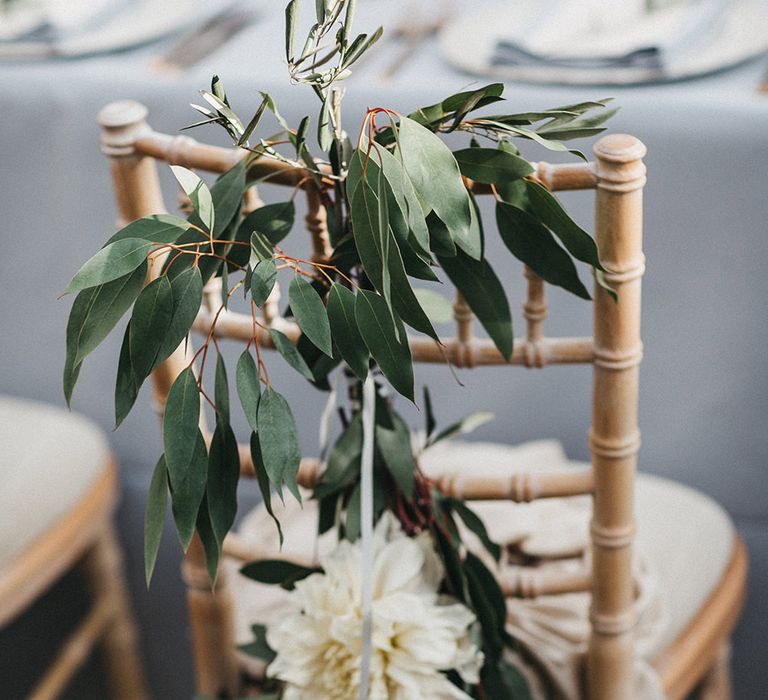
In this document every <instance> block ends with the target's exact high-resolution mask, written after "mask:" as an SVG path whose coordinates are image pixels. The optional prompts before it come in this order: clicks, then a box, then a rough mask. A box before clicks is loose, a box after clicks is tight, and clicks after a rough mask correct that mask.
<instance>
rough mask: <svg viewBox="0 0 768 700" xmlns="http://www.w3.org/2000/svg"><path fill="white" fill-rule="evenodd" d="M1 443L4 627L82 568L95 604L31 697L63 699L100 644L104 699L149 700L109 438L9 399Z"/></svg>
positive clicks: (0, 618) (0, 616)
mask: <svg viewBox="0 0 768 700" xmlns="http://www.w3.org/2000/svg"><path fill="white" fill-rule="evenodd" d="M0 444H2V445H3V457H2V459H0V473H2V475H3V490H2V492H1V493H0V510H1V511H2V513H3V518H4V520H5V525H4V527H3V528H2V529H3V541H2V547H0V628H2V627H5V626H6V625H7V624H9V623H10V622H12V621H13V620H14V619H15V618H17V617H18V616H19V615H21V614H22V613H23V612H24V611H25V610H27V609H28V608H29V607H30V606H31V605H32V604H33V603H34V602H35V601H36V600H38V599H39V597H40V596H41V595H43V594H44V593H45V592H46V591H47V590H48V589H49V588H50V587H51V586H53V585H54V584H55V583H56V582H57V581H59V580H60V579H61V577H62V576H64V575H65V574H66V573H67V572H69V571H71V570H73V569H74V568H79V569H81V571H82V573H83V578H84V583H85V584H87V587H88V588H89V589H90V593H91V599H92V602H91V605H90V607H89V609H88V610H87V612H86V613H85V614H84V615H83V616H82V619H81V620H79V621H78V624H77V626H76V627H75V629H74V630H73V631H72V632H70V633H69V635H68V637H67V639H66V640H65V641H64V643H63V644H62V645H61V646H60V649H59V650H58V652H57V653H56V655H55V656H54V658H53V659H51V661H50V663H49V664H48V665H47V668H46V670H45V672H44V673H43V674H42V676H41V677H40V678H39V679H38V680H37V682H36V683H35V685H34V687H33V688H32V689H31V690H30V691H29V695H26V696H25V697H27V698H29V700H52V698H57V697H61V696H62V695H63V694H64V693H65V692H66V690H67V687H68V686H69V685H70V682H71V681H72V679H73V678H74V677H75V674H76V673H77V671H78V670H79V669H80V668H81V667H82V666H83V664H84V663H85V662H86V661H87V660H88V658H89V657H90V655H91V653H92V652H93V651H94V649H95V648H96V646H97V645H100V646H101V648H102V650H103V653H104V654H103V655H104V661H105V670H106V672H107V675H108V681H109V689H110V694H109V695H108V696H106V695H105V696H104V697H112V698H116V699H117V700H143V699H144V698H147V697H148V694H147V689H146V685H145V682H144V674H143V671H142V666H141V660H140V658H139V654H138V636H137V632H136V625H135V623H134V620H133V616H132V614H131V610H130V604H129V598H128V588H127V585H126V582H125V575H124V571H123V557H122V552H121V551H120V545H119V543H118V540H117V534H116V532H115V528H114V523H113V522H112V518H113V516H114V511H115V508H116V506H117V499H118V479H117V463H116V462H115V459H114V457H113V455H112V453H111V451H110V449H109V446H108V444H107V441H106V439H105V437H104V435H103V434H102V432H101V431H100V430H99V429H98V428H97V427H96V426H95V425H93V424H92V423H90V421H87V420H85V419H83V418H82V417H81V416H77V415H73V414H70V413H68V412H67V411H65V410H62V409H60V408H56V407H53V406H47V405H45V404H41V403H38V402H35V401H28V400H25V399H17V398H11V397H5V396H3V397H0ZM44 633H45V631H41V632H40V636H41V637H42V636H43V634H44ZM3 653H4V654H5V653H8V654H9V655H10V654H11V650H10V649H6V648H3ZM11 658H12V657H11ZM6 680H8V679H6ZM6 692H8V689H7V688H6V689H5V691H4V693H3V694H5V693H6ZM6 697H7V696H6Z"/></svg>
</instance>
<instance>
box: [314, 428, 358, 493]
mask: <svg viewBox="0 0 768 700" xmlns="http://www.w3.org/2000/svg"><path fill="white" fill-rule="evenodd" d="M362 451H363V423H362V417H361V415H360V414H357V415H355V417H354V418H353V419H352V420H351V421H350V423H349V425H348V426H347V427H346V428H345V429H344V431H343V432H342V433H341V435H339V437H338V438H336V442H335V443H334V444H333V447H332V448H331V452H330V454H329V455H328V463H327V465H326V468H325V471H324V472H323V474H322V475H321V477H320V481H319V482H318V484H317V486H315V491H314V494H313V495H314V497H315V498H317V499H322V498H325V497H327V496H329V495H331V494H334V493H338V492H339V491H341V490H342V489H344V488H346V487H347V486H349V484H350V483H351V482H352V481H353V480H354V479H355V478H356V477H357V476H358V475H359V474H360V459H361V455H362Z"/></svg>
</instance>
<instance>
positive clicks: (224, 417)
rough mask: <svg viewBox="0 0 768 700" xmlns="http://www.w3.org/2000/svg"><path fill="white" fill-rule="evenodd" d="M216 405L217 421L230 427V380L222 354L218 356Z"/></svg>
mask: <svg viewBox="0 0 768 700" xmlns="http://www.w3.org/2000/svg"><path fill="white" fill-rule="evenodd" d="M214 403H215V404H216V421H217V422H222V423H226V424H227V425H229V422H230V420H229V418H230V416H229V380H228V379H227V367H226V365H225V364H224V358H223V357H222V356H221V355H220V354H219V355H216V377H215V384H214Z"/></svg>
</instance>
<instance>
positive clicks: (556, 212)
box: [525, 181, 603, 270]
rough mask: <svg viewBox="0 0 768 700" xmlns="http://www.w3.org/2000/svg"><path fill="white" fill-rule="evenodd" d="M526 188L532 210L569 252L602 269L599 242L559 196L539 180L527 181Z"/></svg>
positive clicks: (578, 258)
mask: <svg viewBox="0 0 768 700" xmlns="http://www.w3.org/2000/svg"><path fill="white" fill-rule="evenodd" d="M525 188H526V192H527V194H528V201H529V202H530V208H531V211H532V212H533V213H534V214H535V215H536V216H538V218H539V220H540V221H541V222H542V223H543V224H544V225H545V226H546V227H547V228H548V229H549V230H550V231H552V233H554V234H555V235H556V236H557V237H558V238H559V239H560V241H561V242H562V244H563V245H564V246H565V247H566V249H567V250H568V252H569V253H570V254H571V255H573V257H574V258H576V259H577V260H581V261H582V262H585V263H587V264H588V265H592V267H594V268H596V269H598V270H602V269H603V266H602V265H601V264H600V259H599V257H598V254H597V244H596V243H595V241H594V240H593V239H592V237H591V236H590V235H589V234H588V233H587V232H586V231H584V230H583V229H582V228H581V227H580V226H579V225H578V224H576V222H575V221H573V219H571V217H570V216H568V214H567V213H566V212H565V210H564V209H563V207H562V205H561V204H560V202H558V201H557V198H556V197H555V196H554V195H553V194H552V193H551V192H550V191H549V190H548V189H546V188H545V187H542V186H541V185H540V184H539V183H538V182H532V181H527V182H526V183H525Z"/></svg>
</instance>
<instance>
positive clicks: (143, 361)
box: [129, 276, 173, 384]
mask: <svg viewBox="0 0 768 700" xmlns="http://www.w3.org/2000/svg"><path fill="white" fill-rule="evenodd" d="M172 315H173V289H172V288H171V283H170V282H169V281H168V278H167V277H165V276H161V277H158V278H157V279H154V280H152V281H151V282H150V283H149V284H148V285H147V286H146V287H144V289H143V290H142V291H141V294H139V297H138V299H137V300H136V303H135V304H134V306H133V314H132V315H131V326H130V328H131V330H130V337H129V347H130V353H131V364H132V365H133V372H134V376H135V378H136V381H137V382H138V383H139V384H140V383H141V382H143V381H144V379H145V378H146V377H148V376H149V373H150V372H151V371H152V368H153V367H154V366H155V359H156V358H157V355H158V352H159V351H160V348H161V346H162V344H163V340H164V338H165V333H166V330H167V329H168V326H169V324H170V322H171V318H172Z"/></svg>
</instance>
